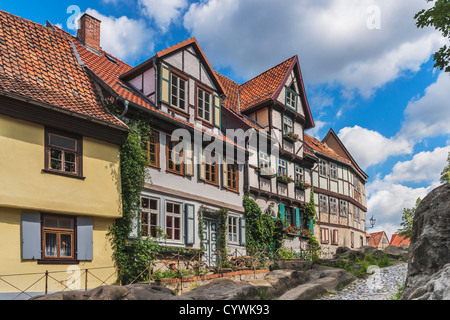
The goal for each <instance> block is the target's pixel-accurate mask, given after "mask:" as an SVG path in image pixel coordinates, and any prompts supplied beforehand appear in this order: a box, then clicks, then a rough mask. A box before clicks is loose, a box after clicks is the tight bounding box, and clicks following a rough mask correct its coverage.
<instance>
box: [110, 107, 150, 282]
mask: <svg viewBox="0 0 450 320" xmlns="http://www.w3.org/2000/svg"><path fill="white" fill-rule="evenodd" d="M125 122H126V124H127V125H128V127H129V129H130V131H129V133H128V136H127V137H126V140H125V143H124V144H123V145H122V146H121V147H120V179H121V189H122V192H121V204H122V217H121V218H119V219H116V221H115V223H114V225H113V226H111V227H110V228H109V231H108V234H107V236H108V237H109V239H110V242H111V246H112V249H113V259H114V263H115V265H116V267H117V268H118V270H119V277H120V279H119V280H121V281H122V282H123V283H129V282H130V281H132V280H134V279H135V278H136V277H137V276H138V275H139V273H140V270H142V266H148V265H149V263H150V262H151V261H152V260H153V259H154V257H152V256H151V254H150V252H152V251H154V248H155V247H156V246H157V245H158V244H157V243H156V242H155V241H153V240H151V239H143V238H142V237H140V236H138V238H137V239H134V240H133V242H132V243H130V242H129V239H128V235H129V234H130V231H131V228H132V225H131V222H132V221H133V220H134V219H136V218H137V215H138V210H139V206H140V196H141V192H142V189H143V187H144V183H145V181H146V179H147V178H148V177H147V171H146V168H147V165H148V161H147V142H148V139H149V136H150V133H151V127H150V124H149V120H148V119H146V118H145V117H143V115H141V114H139V115H137V116H136V117H135V118H134V119H126V120H125Z"/></svg>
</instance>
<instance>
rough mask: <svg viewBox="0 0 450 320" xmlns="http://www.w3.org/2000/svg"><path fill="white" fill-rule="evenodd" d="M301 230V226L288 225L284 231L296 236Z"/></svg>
mask: <svg viewBox="0 0 450 320" xmlns="http://www.w3.org/2000/svg"><path fill="white" fill-rule="evenodd" d="M299 231H300V227H296V226H287V227H286V228H285V229H284V232H285V233H286V234H288V235H291V236H296V235H298V232H299Z"/></svg>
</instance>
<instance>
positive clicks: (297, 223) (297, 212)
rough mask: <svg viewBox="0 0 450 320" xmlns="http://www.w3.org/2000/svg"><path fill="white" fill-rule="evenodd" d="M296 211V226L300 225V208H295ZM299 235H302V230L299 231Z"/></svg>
mask: <svg viewBox="0 0 450 320" xmlns="http://www.w3.org/2000/svg"><path fill="white" fill-rule="evenodd" d="M294 211H295V226H296V227H300V226H301V223H300V208H294ZM298 235H300V231H299V232H298Z"/></svg>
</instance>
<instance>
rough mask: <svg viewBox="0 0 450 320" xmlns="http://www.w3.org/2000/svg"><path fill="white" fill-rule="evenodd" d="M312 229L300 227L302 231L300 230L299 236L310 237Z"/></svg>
mask: <svg viewBox="0 0 450 320" xmlns="http://www.w3.org/2000/svg"><path fill="white" fill-rule="evenodd" d="M312 234H313V233H312V231H311V230H309V229H302V231H300V236H301V237H303V238H308V239H309V238H310V237H311V236H312Z"/></svg>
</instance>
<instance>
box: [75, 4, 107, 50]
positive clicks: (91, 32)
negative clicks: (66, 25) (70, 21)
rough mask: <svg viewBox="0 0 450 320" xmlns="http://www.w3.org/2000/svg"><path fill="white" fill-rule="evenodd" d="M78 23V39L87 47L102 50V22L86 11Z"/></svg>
mask: <svg viewBox="0 0 450 320" xmlns="http://www.w3.org/2000/svg"><path fill="white" fill-rule="evenodd" d="M78 23H79V24H78V32H77V37H78V40H80V42H81V43H82V44H84V45H85V46H86V47H88V48H90V49H93V50H95V51H100V24H101V23H102V22H101V21H100V20H98V19H96V18H94V17H92V16H90V15H88V14H87V13H85V14H83V15H82V16H81V18H80V21H79V22H78Z"/></svg>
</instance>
